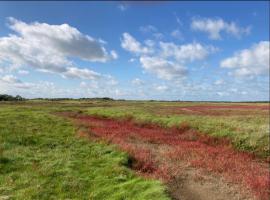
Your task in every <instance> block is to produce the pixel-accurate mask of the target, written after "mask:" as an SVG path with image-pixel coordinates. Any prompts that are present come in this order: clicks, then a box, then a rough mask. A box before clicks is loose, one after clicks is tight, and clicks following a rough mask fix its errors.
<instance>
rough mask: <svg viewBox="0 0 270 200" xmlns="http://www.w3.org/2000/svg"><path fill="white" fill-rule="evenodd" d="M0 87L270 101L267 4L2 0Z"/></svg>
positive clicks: (29, 94) (60, 93)
mask: <svg viewBox="0 0 270 200" xmlns="http://www.w3.org/2000/svg"><path fill="white" fill-rule="evenodd" d="M0 93H2V94H3V93H5V94H10V95H21V96H23V97H26V98H38V97H44V98H64V97H69V98H81V97H89V98H91V97H111V98H115V99H134V100H148V99H155V100H189V101H265V100H266V101H267V100H269V2H267V1H265V2H264V1H260V2H258V1H254V2H252V1H246V2H245V1H239V2H231V1H227V2H226V1H224V2H221V1H220V2H213V1H211V2H198V1H197V2H195V1H194V2H192V1H191V2H180V1H179V2H177V1H171V2H170V1H169V2H168V1H167V2H162V1H158V2H153V1H152V2H128V1H112V2H70V1H68V2H64V1H59V2H34V1H30V2H0Z"/></svg>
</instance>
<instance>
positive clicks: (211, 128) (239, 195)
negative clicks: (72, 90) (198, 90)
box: [0, 101, 270, 200]
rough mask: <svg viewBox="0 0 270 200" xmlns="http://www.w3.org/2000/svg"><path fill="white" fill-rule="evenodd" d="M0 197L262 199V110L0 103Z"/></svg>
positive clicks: (265, 168)
mask: <svg viewBox="0 0 270 200" xmlns="http://www.w3.org/2000/svg"><path fill="white" fill-rule="evenodd" d="M0 122H1V123H0V140H1V146H0V150H1V151H0V157H1V158H0V159H1V160H0V170H1V171H0V185H1V187H0V199H202V200H204V199H224V200H225V199H268V198H269V156H270V154H269V104H267V103H202V102H201V103H200V102H198V103H192V102H146V101H57V102H51V101H26V102H18V103H0Z"/></svg>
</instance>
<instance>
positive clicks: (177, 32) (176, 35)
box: [171, 29, 184, 40]
mask: <svg viewBox="0 0 270 200" xmlns="http://www.w3.org/2000/svg"><path fill="white" fill-rule="evenodd" d="M171 36H172V37H174V38H176V39H178V40H183V39H184V37H183V34H182V33H181V31H180V30H179V29H175V30H173V31H172V32H171Z"/></svg>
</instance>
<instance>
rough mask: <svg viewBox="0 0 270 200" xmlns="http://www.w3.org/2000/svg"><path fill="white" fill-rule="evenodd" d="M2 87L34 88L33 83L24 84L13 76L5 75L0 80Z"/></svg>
mask: <svg viewBox="0 0 270 200" xmlns="http://www.w3.org/2000/svg"><path fill="white" fill-rule="evenodd" d="M0 85H7V86H12V87H14V88H22V89H28V88H31V87H32V86H33V84H31V83H26V82H22V81H21V80H20V79H18V78H17V77H15V76H13V75H5V76H3V77H2V78H1V79H0Z"/></svg>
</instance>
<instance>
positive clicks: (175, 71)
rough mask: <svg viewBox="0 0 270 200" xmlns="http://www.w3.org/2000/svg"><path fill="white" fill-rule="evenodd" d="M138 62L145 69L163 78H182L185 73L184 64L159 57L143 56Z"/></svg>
mask: <svg viewBox="0 0 270 200" xmlns="http://www.w3.org/2000/svg"><path fill="white" fill-rule="evenodd" d="M140 62H141V64H142V67H143V68H144V69H145V70H146V71H148V72H150V73H153V74H155V75H157V76H158V77H159V78H161V79H165V80H172V79H174V78H182V77H183V76H184V75H185V74H186V73H187V70H186V68H185V67H184V66H182V65H180V64H177V63H174V62H172V61H168V60H165V59H163V58H160V57H147V56H143V57H141V58H140Z"/></svg>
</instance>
